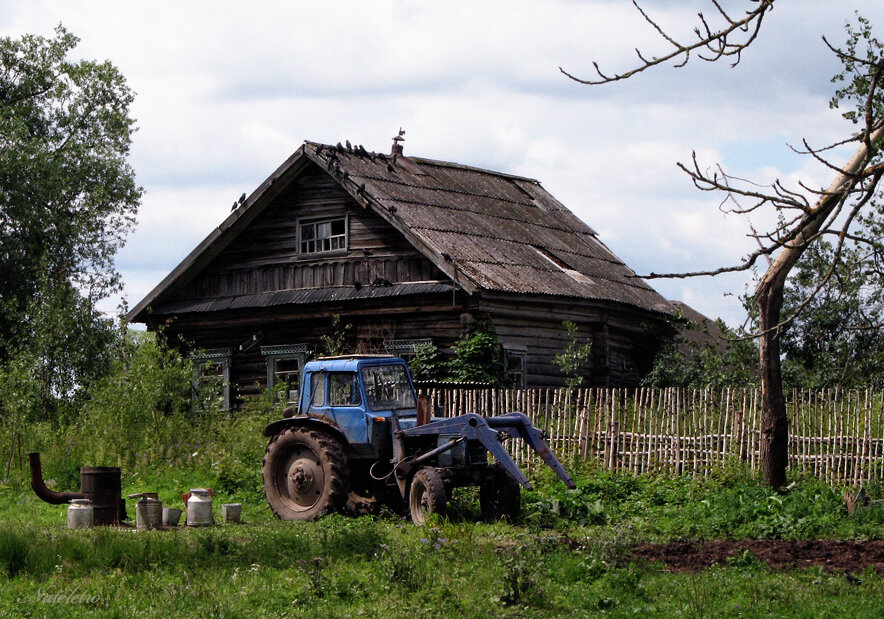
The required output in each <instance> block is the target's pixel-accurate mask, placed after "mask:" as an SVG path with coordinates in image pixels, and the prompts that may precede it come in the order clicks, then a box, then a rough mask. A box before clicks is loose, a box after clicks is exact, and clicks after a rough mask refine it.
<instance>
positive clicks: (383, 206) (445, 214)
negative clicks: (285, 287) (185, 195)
mask: <svg viewBox="0 0 884 619" xmlns="http://www.w3.org/2000/svg"><path fill="white" fill-rule="evenodd" d="M311 161H312V162H313V163H315V164H317V165H318V166H320V168H321V169H323V170H326V171H327V172H328V174H330V175H331V176H332V177H333V178H335V179H336V180H337V181H338V183H340V185H341V186H342V187H343V188H344V189H345V190H346V191H347V192H348V193H349V194H350V195H351V196H352V197H353V198H354V199H355V200H356V201H357V202H358V203H359V204H361V205H362V206H363V207H365V208H370V209H372V210H374V211H375V212H376V213H378V214H379V215H380V216H381V217H383V218H384V219H385V220H386V221H388V222H389V223H390V224H391V225H393V226H394V227H395V228H396V229H397V230H399V231H400V232H401V233H402V234H403V235H404V236H405V237H406V238H407V239H408V240H409V241H410V242H411V243H412V245H414V246H415V248H417V249H418V250H419V251H421V252H422V253H423V254H424V255H425V256H426V257H427V258H428V259H430V260H431V261H432V262H434V263H435V264H436V266H437V267H439V269H440V270H442V271H443V272H444V273H445V274H446V275H448V276H449V277H451V279H452V280H453V281H454V282H456V284H457V285H458V286H460V287H462V288H464V289H465V290H466V291H468V292H470V293H475V292H480V291H482V290H488V291H496V292H504V293H506V292H512V293H520V294H538V295H555V296H564V297H574V298H580V299H599V300H606V301H614V302H619V303H625V304H628V305H631V306H635V307H639V308H642V309H645V310H649V311H652V312H662V313H667V314H668V313H671V312H672V306H671V305H670V304H669V303H668V302H667V301H666V300H665V299H664V298H663V297H662V296H660V295H659V294H658V293H657V292H656V291H655V290H653V289H652V288H651V287H650V286H649V285H648V284H647V283H646V282H645V281H643V280H642V279H640V278H638V277H636V275H635V273H634V272H633V271H632V269H630V268H629V267H628V266H626V265H625V264H624V263H623V262H622V261H621V260H620V259H619V258H617V256H615V255H614V254H613V253H612V252H611V251H610V250H609V249H608V248H607V247H606V246H605V245H604V244H603V243H602V242H601V241H600V240H599V239H598V237H597V234H596V232H595V231H594V230H593V229H592V228H590V227H589V226H588V225H586V224H585V223H584V222H583V221H581V220H580V219H579V218H578V217H577V216H576V215H574V214H573V213H572V212H571V211H569V210H568V209H567V208H565V206H564V205H562V204H561V203H560V202H559V201H558V200H556V199H555V198H554V197H553V196H552V195H550V194H549V193H548V192H547V191H545V190H544V189H543V187H541V185H540V183H539V182H538V181H536V180H533V179H529V178H524V177H520V176H514V175H511V174H504V173H500V172H493V171H490V170H482V169H478V168H473V167H469V166H465V165H459V164H455V163H448V162H444V161H434V160H430V159H422V158H418V157H404V156H401V155H400V156H398V157H393V156H390V155H381V154H377V153H370V152H367V151H365V150H364V149H362V148H361V147H357V148H351V149H347V148H343V147H341V148H339V147H335V146H329V145H323V144H317V143H314V142H305V144H304V145H303V146H302V147H301V148H300V149H298V151H297V152H295V153H294V154H293V155H292V156H291V157H289V159H288V160H287V161H286V162H285V163H284V164H283V165H282V166H280V167H279V168H278V169H277V170H276V171H275V172H274V173H273V174H272V175H271V176H270V177H269V178H268V179H267V180H266V181H264V183H262V185H261V186H260V187H259V188H258V189H257V190H256V191H255V192H254V193H253V194H252V195H251V196H250V197H249V198H248V199H247V200H246V201H245V202H244V203H243V204H242V205H241V206H240V207H239V208H238V209H236V210H235V211H234V212H233V213H231V215H230V217H228V218H227V220H225V222H224V223H222V224H221V226H219V228H218V229H216V230H215V231H214V232H213V233H212V234H210V235H209V237H207V238H206V239H205V240H204V241H203V243H201V244H200V246H198V247H197V248H196V249H195V250H194V251H193V252H191V254H190V255H189V256H188V257H187V258H186V259H185V260H184V261H183V262H182V263H181V265H179V266H178V267H177V268H176V269H175V270H174V271H173V272H172V273H170V274H169V276H168V277H167V278H166V279H164V280H163V282H161V283H160V285H159V286H157V288H155V289H154V291H152V292H151V293H150V294H149V295H148V296H147V297H145V299H144V300H142V301H141V302H140V303H139V304H138V305H137V306H136V307H135V308H134V309H133V310H132V312H131V313H130V317H132V318H133V319H135V320H139V319H143V316H142V313H143V312H144V310H145V309H147V307H148V306H150V305H152V304H154V303H155V302H157V301H160V300H161V297H162V295H163V293H164V291H166V290H167V289H168V288H169V287H171V286H172V285H173V284H175V282H176V281H178V280H179V279H181V278H186V277H192V276H193V275H195V273H196V272H198V270H200V269H202V268H204V267H205V266H206V265H207V264H208V262H209V261H210V260H211V259H212V257H213V256H215V255H217V254H218V252H220V250H221V249H223V247H226V246H227V244H229V242H230V241H231V240H232V239H233V238H235V236H236V235H237V234H239V232H240V231H242V230H243V229H244V227H245V226H246V225H248V223H249V222H250V221H252V219H254V216H255V215H256V214H257V212H259V211H260V209H261V208H262V204H263V205H266V203H267V202H268V201H269V200H270V199H272V197H273V196H275V195H277V194H278V190H277V189H278V186H279V185H280V184H285V183H287V182H290V180H291V179H293V178H296V177H297V175H298V174H299V173H300V172H299V171H300V170H303V169H304V168H305V163H308V162H311ZM250 210H251V211H253V212H249V211H250ZM267 295H270V297H268V298H269V299H271V300H275V299H281V298H283V297H284V296H285V295H280V293H267ZM274 295H276V296H274ZM258 296H260V297H264V296H266V295H250V297H258ZM357 296H359V295H357ZM251 300H252V301H253V302H254V301H255V299H251ZM244 302H245V300H244ZM290 302H295V303H297V302H303V301H296V300H294V299H293V300H292V301H290ZM203 303H209V305H207V306H206V309H209V308H220V306H219V305H218V303H222V304H223V301H222V300H216V302H209V301H207V302H203ZM230 303H231V304H234V303H236V304H238V302H234V301H230ZM163 305H164V307H163V312H164V313H166V311H167V310H168V309H170V308H167V307H166V306H165V304H163ZM188 307H189V308H191V309H190V311H196V310H195V309H192V307H193V306H192V305H191V306H188ZM179 311H187V310H185V308H184V306H183V305H182V307H181V308H180V310H179Z"/></svg>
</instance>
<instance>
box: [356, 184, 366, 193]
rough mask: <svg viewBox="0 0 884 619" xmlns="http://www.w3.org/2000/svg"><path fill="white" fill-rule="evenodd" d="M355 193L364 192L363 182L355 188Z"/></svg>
mask: <svg viewBox="0 0 884 619" xmlns="http://www.w3.org/2000/svg"><path fill="white" fill-rule="evenodd" d="M356 193H365V183H362V184H361V185H359V187H358V188H357V189H356Z"/></svg>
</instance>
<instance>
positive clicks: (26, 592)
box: [0, 463, 884, 618]
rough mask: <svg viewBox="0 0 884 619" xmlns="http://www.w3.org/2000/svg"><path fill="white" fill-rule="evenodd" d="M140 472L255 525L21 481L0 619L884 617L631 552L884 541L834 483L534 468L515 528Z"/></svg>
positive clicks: (825, 582)
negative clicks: (170, 523) (285, 503)
mask: <svg viewBox="0 0 884 619" xmlns="http://www.w3.org/2000/svg"><path fill="white" fill-rule="evenodd" d="M133 471H134V472H133V473H132V474H128V475H127V474H125V473H124V485H125V486H126V487H125V488H124V493H127V492H136V491H144V490H151V489H153V490H159V492H160V497H161V499H163V500H164V502H166V503H170V504H173V505H174V504H175V503H176V502H177V503H180V498H179V497H178V495H179V494H180V492H181V491H182V489H184V490H186V489H187V488H189V487H191V486H201V485H202V486H205V485H209V486H211V485H214V486H215V487H216V488H217V489H218V493H217V495H216V513H217V512H218V511H219V508H218V505H219V504H220V503H221V502H226V501H230V500H240V501H242V502H243V503H245V511H244V519H245V523H244V524H241V525H218V526H215V527H212V528H206V529H186V528H179V529H178V530H170V531H139V532H135V531H132V530H127V529H122V528H102V529H94V530H88V531H69V530H67V529H66V528H65V527H64V521H65V507H64V506H52V505H47V504H45V503H42V502H41V501H39V499H37V498H36V497H35V496H33V495H32V494H31V493H30V491H29V489H28V488H27V485H26V482H25V480H24V478H23V476H22V475H20V474H19V475H14V476H12V478H10V479H9V480H7V481H6V482H5V483H3V484H2V485H0V581H2V587H0V616H3V617H7V616H10V617H11V616H25V617H43V616H47V617H76V616H83V615H89V616H96V617H134V616H143V617H171V616H178V617H196V616H200V617H283V616H286V617H288V616H291V617H359V616H368V617H544V618H549V617H585V616H599V615H605V616H614V617H625V616H636V615H639V616H656V617H673V616H689V617H704V616H734V617H768V616H771V615H775V614H776V615H780V616H783V617H811V616H813V617H825V616H830V617H844V616H851V617H881V616H882V615H884V610H882V609H884V578H882V576H881V575H878V574H875V573H874V571H873V570H871V569H869V570H865V571H862V572H860V573H858V574H857V576H858V578H859V580H861V582H862V584H859V585H854V584H851V583H850V582H848V579H847V578H845V575H844V574H843V573H838V572H835V573H827V572H825V571H823V570H822V569H821V568H812V569H808V570H797V571H792V572H786V573H783V572H773V571H771V570H770V569H769V568H768V567H767V566H765V565H763V564H761V563H759V562H758V561H757V560H755V559H754V558H753V557H751V556H740V557H737V558H735V559H733V560H730V561H726V562H724V563H723V564H721V565H716V566H714V567H712V568H710V569H707V570H705V571H703V572H700V573H670V572H669V571H668V570H667V569H666V568H665V567H664V566H662V565H660V564H647V563H639V562H635V561H634V560H633V559H632V558H631V557H630V552H629V548H630V546H631V545H632V544H633V543H635V542H638V541H666V540H675V539H720V538H782V539H815V538H835V539H880V538H882V537H884V510H882V509H872V508H870V509H865V510H860V511H858V512H857V513H856V514H853V515H851V516H848V515H847V513H846V510H845V508H844V505H843V502H842V501H841V499H840V493H841V490H840V489H837V488H830V487H828V486H825V485H823V484H821V483H819V482H816V481H813V480H809V479H803V480H797V485H796V487H795V488H794V489H793V490H792V492H790V493H789V494H787V495H774V494H772V493H771V492H770V491H768V490H766V489H764V488H763V487H761V486H760V485H759V484H758V483H757V481H756V480H755V479H754V478H752V477H751V475H749V474H748V473H746V472H745V471H739V470H735V471H719V472H717V473H716V475H715V476H713V478H712V479H710V480H708V481H693V480H690V479H687V478H680V479H665V478H650V477H634V476H626V475H618V474H611V473H605V472H601V471H596V470H592V469H591V468H586V467H583V468H579V469H578V470H577V471H575V477H576V478H577V479H578V485H579V488H578V490H576V491H568V490H567V489H565V488H564V486H561V485H560V484H556V483H555V482H554V480H553V479H552V476H551V475H550V474H548V473H547V472H545V471H543V470H538V471H533V472H532V473H531V477H532V478H533V479H535V480H536V481H537V482H538V486H539V490H538V491H537V492H535V493H530V494H528V493H525V494H524V495H523V496H524V507H523V511H524V518H523V521H522V522H520V523H518V524H516V525H510V524H505V523H497V524H484V523H479V522H476V521H475V520H476V518H477V515H478V507H477V505H476V497H475V495H473V494H470V493H469V492H465V493H462V494H459V495H458V496H456V497H455V500H454V501H453V505H452V510H451V518H450V519H449V520H441V521H437V522H436V523H435V524H434V525H432V526H430V527H416V526H414V525H412V524H411V523H410V521H407V520H403V519H402V518H400V517H398V516H396V515H393V514H387V515H385V516H382V517H377V518H369V517H361V518H350V517H346V516H341V515H333V516H329V517H326V518H324V519H322V520H320V521H318V522H315V523H304V522H278V521H276V520H275V519H273V518H272V516H271V515H270V513H269V511H268V510H267V509H266V508H265V507H264V505H263V502H262V497H261V496H260V493H259V491H258V488H257V477H256V476H255V477H250V476H249V475H243V476H242V477H241V478H240V479H239V483H238V484H236V483H233V482H231V481H230V480H228V481H227V482H224V480H223V479H219V474H220V472H219V469H218V467H213V466H212V464H211V463H204V464H203V465H192V466H189V467H178V468H175V469H167V470H164V469H162V468H159V469H157V468H151V467H146V466H142V467H137V466H136V467H134V469H133ZM63 489H70V488H68V487H65V488H63ZM878 491H879V489H878V488H872V489H870V492H871V493H872V494H873V496H877V494H876V493H878ZM131 510H132V506H131V502H130V511H131Z"/></svg>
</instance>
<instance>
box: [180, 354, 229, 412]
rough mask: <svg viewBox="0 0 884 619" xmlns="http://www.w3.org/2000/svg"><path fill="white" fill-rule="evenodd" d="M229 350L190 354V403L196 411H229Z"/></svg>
mask: <svg viewBox="0 0 884 619" xmlns="http://www.w3.org/2000/svg"><path fill="white" fill-rule="evenodd" d="M232 354H233V350H232V349H230V348H211V349H208V350H201V351H198V352H194V353H192V354H191V356H190V358H191V360H192V361H193V371H194V377H193V381H192V382H191V384H190V387H191V389H190V391H191V401H192V403H193V408H194V410H196V411H208V410H212V409H213V408H218V409H220V410H225V411H226V410H230V360H231V356H232Z"/></svg>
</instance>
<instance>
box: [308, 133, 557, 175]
mask: <svg viewBox="0 0 884 619" xmlns="http://www.w3.org/2000/svg"><path fill="white" fill-rule="evenodd" d="M304 143H305V144H309V145H310V146H312V147H313V148H316V147H318V146H322V147H323V149H326V148H329V149H334V148H336V145H335V144H323V143H322V142H311V141H310V140H304ZM368 152H369V153H373V154H375V155H384V157H392V156H393V155H388V154H386V153H379V152H377V151H368ZM349 154H355V155H357V156H359V155H358V153H349ZM396 157H398V158H400V159H410V160H412V161H414V162H416V163H421V164H425V165H430V166H437V167H440V168H454V169H457V170H469V171H470V172H481V173H482V174H491V175H493V176H500V177H501V178H508V179H512V180H517V181H525V182H528V183H533V184H535V185H540V181H539V180H537V179H536V178H530V177H528V176H519V175H518V174H510V173H509V172H500V171H498V170H490V169H488V168H480V167H478V166H470V165H466V164H463V163H456V162H454V161H442V160H441V159H428V158H427V157H414V156H412V155H396Z"/></svg>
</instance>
